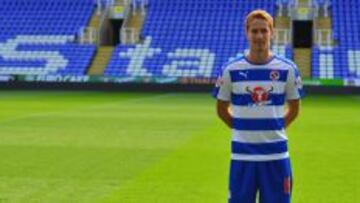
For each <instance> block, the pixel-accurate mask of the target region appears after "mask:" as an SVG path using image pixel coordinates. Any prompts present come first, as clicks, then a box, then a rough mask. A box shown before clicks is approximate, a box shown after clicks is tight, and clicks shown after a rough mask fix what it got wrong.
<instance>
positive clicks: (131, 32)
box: [120, 28, 137, 44]
mask: <svg viewBox="0 0 360 203" xmlns="http://www.w3.org/2000/svg"><path fill="white" fill-rule="evenodd" d="M136 36H137V32H136V30H135V28H123V29H121V30H120V40H121V43H122V44H135V43H136V41H137V40H136Z"/></svg>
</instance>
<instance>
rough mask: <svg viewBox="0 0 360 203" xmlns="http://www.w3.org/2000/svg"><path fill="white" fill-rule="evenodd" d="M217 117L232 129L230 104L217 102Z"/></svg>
mask: <svg viewBox="0 0 360 203" xmlns="http://www.w3.org/2000/svg"><path fill="white" fill-rule="evenodd" d="M216 109H217V115H218V116H219V118H220V119H221V120H222V121H223V122H224V123H225V124H226V125H227V126H228V127H229V128H232V116H231V113H230V102H228V101H222V100H219V99H218V100H217V104H216Z"/></svg>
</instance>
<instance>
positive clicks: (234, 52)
mask: <svg viewBox="0 0 360 203" xmlns="http://www.w3.org/2000/svg"><path fill="white" fill-rule="evenodd" d="M256 8H262V9H265V10H267V11H268V12H269V13H270V14H272V15H275V10H276V4H275V0H270V1H269V0H259V1H253V0H242V1H218V0H197V1H193V0H174V1H171V3H169V2H168V1H166V0H153V1H150V2H149V5H148V11H147V16H146V19H145V23H144V26H143V29H142V32H141V38H142V39H143V40H144V42H143V43H142V44H137V45H122V44H120V45H118V46H117V47H116V49H115V51H114V52H113V56H112V59H111V61H110V63H109V64H108V66H107V69H106V70H105V75H107V76H124V77H126V76H159V77H179V76H183V77H196V78H215V77H217V75H218V73H219V70H220V67H221V65H222V64H224V63H226V62H227V61H228V60H229V59H231V58H234V57H236V56H238V55H241V54H243V53H244V51H245V49H246V47H247V41H246V38H245V35H244V33H243V29H244V27H243V22H244V17H245V16H246V14H247V13H249V12H250V11H251V10H253V9H256ZM274 51H275V52H277V53H280V54H283V55H286V56H288V57H290V58H291V56H292V51H291V48H290V47H288V46H275V48H274Z"/></svg>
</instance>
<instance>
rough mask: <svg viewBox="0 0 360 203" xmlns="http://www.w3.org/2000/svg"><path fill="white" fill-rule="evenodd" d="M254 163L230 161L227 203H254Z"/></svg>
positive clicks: (255, 188) (255, 186) (255, 187)
mask: <svg viewBox="0 0 360 203" xmlns="http://www.w3.org/2000/svg"><path fill="white" fill-rule="evenodd" d="M256 190H257V185H256V163H254V162H247V161H234V160H233V161H231V167H230V184H229V203H255V198H256Z"/></svg>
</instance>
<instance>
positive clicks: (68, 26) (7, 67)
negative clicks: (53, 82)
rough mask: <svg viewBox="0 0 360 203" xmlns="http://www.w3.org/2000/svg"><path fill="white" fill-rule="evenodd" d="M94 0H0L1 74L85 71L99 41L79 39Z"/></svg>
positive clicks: (77, 73)
mask: <svg viewBox="0 0 360 203" xmlns="http://www.w3.org/2000/svg"><path fill="white" fill-rule="evenodd" d="M94 9H95V4H94V1H93V0H0V30H1V32H0V43H1V45H0V54H1V57H0V74H20V75H29V74H30V75H32V74H36V75H84V74H85V73H86V69H87V68H88V66H89V64H90V63H91V59H92V57H93V55H94V53H95V51H96V46H95V45H90V44H86V45H82V44H78V43H77V42H76V38H77V35H78V33H79V30H81V29H82V28H83V27H85V26H86V24H87V23H88V21H89V19H90V17H91V15H92V13H93V11H94Z"/></svg>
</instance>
